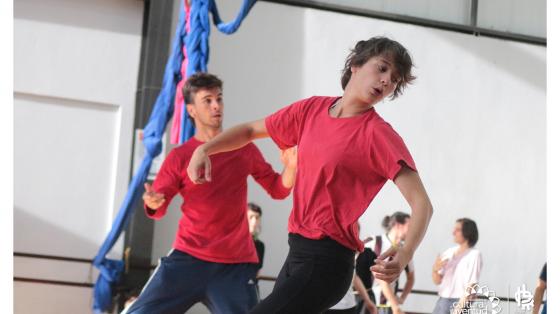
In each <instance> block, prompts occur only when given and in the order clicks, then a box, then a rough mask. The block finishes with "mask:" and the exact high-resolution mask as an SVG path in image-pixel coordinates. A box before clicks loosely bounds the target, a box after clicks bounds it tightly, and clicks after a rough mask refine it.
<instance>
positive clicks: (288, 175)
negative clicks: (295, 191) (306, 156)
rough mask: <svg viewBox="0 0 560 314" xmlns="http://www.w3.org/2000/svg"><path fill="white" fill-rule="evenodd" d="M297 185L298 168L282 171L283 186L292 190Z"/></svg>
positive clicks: (288, 168) (286, 168)
mask: <svg viewBox="0 0 560 314" xmlns="http://www.w3.org/2000/svg"><path fill="white" fill-rule="evenodd" d="M295 183H296V167H285V168H284V171H282V185H283V186H284V187H285V188H287V189H291V188H292V187H293V186H294V184H295Z"/></svg>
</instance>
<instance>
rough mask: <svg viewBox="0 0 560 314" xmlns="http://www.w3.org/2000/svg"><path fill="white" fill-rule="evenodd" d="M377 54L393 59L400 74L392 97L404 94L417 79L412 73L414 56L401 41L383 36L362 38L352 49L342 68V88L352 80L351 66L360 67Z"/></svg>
mask: <svg viewBox="0 0 560 314" xmlns="http://www.w3.org/2000/svg"><path fill="white" fill-rule="evenodd" d="M377 56H387V57H388V58H389V59H391V60H392V61H393V65H394V66H395V68H396V70H397V72H398V75H399V82H398V83H397V87H396V88H395V91H394V92H393V95H391V99H395V98H397V97H398V96H399V95H402V93H403V89H404V88H405V87H406V86H407V85H408V84H411V83H412V81H414V79H416V77H415V76H414V75H412V73H411V71H412V67H413V66H414V65H413V63H412V58H411V57H410V54H409V53H408V50H406V48H404V47H403V46H402V45H401V44H400V43H399V42H397V41H394V40H391V39H389V38H387V37H382V36H378V37H372V38H370V39H368V40H360V41H359V42H358V43H357V44H356V46H355V47H354V49H352V50H351V52H350V54H349V55H348V57H346V62H345V63H344V69H343V70H342V77H341V83H342V89H346V85H347V84H348V82H349V81H350V77H351V76H352V71H351V67H353V66H358V67H360V66H362V65H364V64H365V63H366V62H368V60H369V59H371V58H373V57H377Z"/></svg>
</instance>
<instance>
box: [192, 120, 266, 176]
mask: <svg viewBox="0 0 560 314" xmlns="http://www.w3.org/2000/svg"><path fill="white" fill-rule="evenodd" d="M268 136H269V135H268V132H267V130H266V126H265V123H264V119H261V120H257V121H253V122H247V123H243V124H240V125H237V126H235V127H233V128H231V129H228V130H226V131H224V132H222V133H220V134H219V135H218V136H216V137H214V138H213V139H212V140H210V141H208V142H206V143H204V144H202V145H200V146H198V147H197V148H196V149H195V151H194V152H193V155H192V157H191V160H190V162H189V166H188V167H187V174H188V176H189V178H190V179H191V181H192V182H194V183H197V184H201V183H204V182H206V181H211V180H212V175H211V170H212V169H211V167H212V166H211V164H210V158H208V156H211V155H214V154H217V153H222V152H229V151H232V150H235V149H238V148H241V147H243V146H245V145H247V144H248V143H249V142H251V141H253V140H255V139H258V138H264V137H268Z"/></svg>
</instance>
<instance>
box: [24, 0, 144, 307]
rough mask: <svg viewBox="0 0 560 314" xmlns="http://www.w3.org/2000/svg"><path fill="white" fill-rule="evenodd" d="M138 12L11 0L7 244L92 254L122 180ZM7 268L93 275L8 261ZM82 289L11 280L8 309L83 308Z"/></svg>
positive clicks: (116, 6)
mask: <svg viewBox="0 0 560 314" xmlns="http://www.w3.org/2000/svg"><path fill="white" fill-rule="evenodd" d="M142 13H143V3H142V2H141V1H135V0H119V1H110V0H97V1H82V0H80V1H76V0H72V1H71V0H49V1H38V0H18V1H16V2H14V104H15V105H14V140H15V141H14V142H15V145H14V146H15V149H14V173H15V175H14V203H15V204H14V251H16V252H29V253H39V254H52V255H62V256H69V257H80V258H93V256H95V254H96V252H97V250H98V249H99V247H100V245H101V243H102V241H103V240H104V239H105V236H106V235H107V233H108V231H109V229H110V226H111V223H112V221H113V218H114V215H115V214H116V212H117V210H118V208H119V206H120V203H121V202H122V200H123V198H124V195H125V193H126V189H127V185H128V176H129V171H130V156H131V143H132V128H133V118H134V104H135V91H136V82H137V75H138V65H139V57H140V46H141V30H142ZM121 250H122V247H121V245H117V247H116V248H115V250H114V252H113V256H114V257H120V252H121ZM14 275H15V276H21V277H33V278H44V279H53V280H66V281H74V282H91V279H92V278H95V275H96V272H94V273H93V274H90V268H89V266H88V265H87V264H74V265H69V264H68V263H63V262H55V261H50V262H45V261H41V260H37V259H28V258H16V259H15V260H14ZM91 293H92V290H91V289H89V288H72V287H62V286H52V285H40V284H29V283H19V282H16V283H14V308H15V312H16V313H38V312H40V313H61V312H65V313H68V312H72V313H87V312H88V311H90V308H91Z"/></svg>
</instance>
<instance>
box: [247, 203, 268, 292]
mask: <svg viewBox="0 0 560 314" xmlns="http://www.w3.org/2000/svg"><path fill="white" fill-rule="evenodd" d="M261 217H262V209H261V207H260V206H259V205H257V204H255V203H248V204H247V219H249V232H250V233H251V236H252V237H253V242H254V243H255V249H256V250H257V256H258V257H259V263H258V264H257V294H258V297H259V300H260V291H259V285H258V276H259V275H260V272H261V269H262V267H263V261H264V243H263V242H262V241H261V240H259V234H260V233H261Z"/></svg>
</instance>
